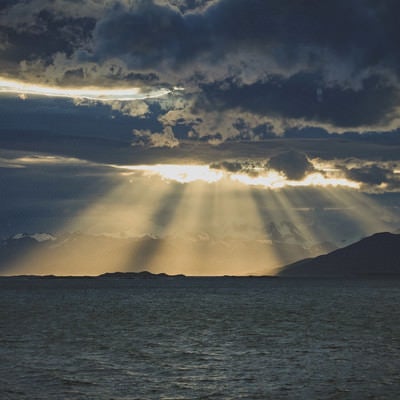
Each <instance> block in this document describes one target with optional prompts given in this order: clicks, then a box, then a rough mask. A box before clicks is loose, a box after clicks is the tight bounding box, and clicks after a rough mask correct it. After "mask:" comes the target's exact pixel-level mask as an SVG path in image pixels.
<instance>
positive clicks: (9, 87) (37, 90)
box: [0, 78, 175, 101]
mask: <svg viewBox="0 0 400 400" xmlns="http://www.w3.org/2000/svg"><path fill="white" fill-rule="evenodd" d="M174 90H175V89H174ZM172 91H173V90H171V89H166V88H159V89H151V90H143V89H141V88H135V87H133V88H128V89H127V88H116V89H106V88H100V87H85V88H67V87H66V88H63V87H55V86H45V85H35V84H30V83H25V82H20V81H15V80H8V79H4V78H0V93H5V94H16V95H18V96H20V97H21V98H26V96H28V95H33V96H46V97H63V98H70V99H86V100H94V101H114V100H117V101H133V100H143V99H150V98H157V97H162V96H165V95H167V94H169V93H171V92H172Z"/></svg>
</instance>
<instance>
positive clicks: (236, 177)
mask: <svg viewBox="0 0 400 400" xmlns="http://www.w3.org/2000/svg"><path fill="white" fill-rule="evenodd" d="M112 167H114V168H118V169H123V170H127V171H137V172H143V173H145V175H158V176H160V177H161V178H162V179H164V180H167V181H174V182H179V183H191V182H198V181H201V182H206V183H216V182H219V181H221V180H222V179H227V180H231V181H233V182H236V183H240V184H243V185H246V186H259V187H264V188H267V189H282V188H285V187H308V186H312V187H329V186H331V187H346V188H352V189H359V188H360V184H359V183H358V182H354V181H351V180H348V179H346V178H331V177H326V176H324V175H322V174H321V173H312V174H309V175H307V176H306V177H305V178H304V179H303V180H300V181H294V180H289V179H287V178H286V177H285V176H284V175H282V174H280V173H279V172H276V171H273V170H271V171H267V172H265V173H262V174H259V175H258V176H250V175H248V174H245V173H231V172H228V171H224V170H219V169H213V168H210V167H209V166H208V165H185V164H182V165H178V164H156V165H112Z"/></svg>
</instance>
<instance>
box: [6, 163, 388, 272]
mask: <svg viewBox="0 0 400 400" xmlns="http://www.w3.org/2000/svg"><path fill="white" fill-rule="evenodd" d="M19 161H24V164H27V165H29V164H30V163H35V162H39V161H40V162H42V163H43V164H44V165H47V164H48V163H53V162H56V161H59V162H61V161H62V162H75V160H74V159H64V158H62V159H60V160H56V159H54V157H47V156H43V157H39V158H38V157H29V156H26V157H25V158H22V157H21V158H20V159H19ZM112 167H113V168H116V169H118V170H119V171H118V173H117V174H114V178H115V181H113V182H114V186H113V187H111V188H109V189H108V190H107V191H105V192H104V194H103V196H100V197H98V198H96V199H94V200H93V201H92V202H89V203H87V204H86V206H85V207H82V208H81V211H80V212H79V213H76V214H75V216H74V218H72V219H69V220H68V222H67V223H66V225H64V226H63V227H60V231H61V232H77V231H81V232H85V233H87V234H89V235H100V236H96V238H95V239H93V236H90V237H91V239H90V237H89V239H85V238H84V237H83V236H82V237H80V236H79V235H77V237H76V238H75V239H71V238H70V237H68V235H67V239H66V240H68V241H69V242H67V243H61V244H60V243H59V242H55V243H52V244H51V246H52V250H51V251H50V252H43V251H41V250H38V251H36V252H32V253H31V254H29V255H28V256H27V257H23V258H21V259H19V260H17V262H16V263H15V264H14V265H13V266H10V270H9V271H6V273H9V274H16V273H17V274H27V273H35V274H58V275H60V274H64V275H81V274H87V275H98V274H101V273H104V272H116V271H141V270H148V271H150V272H153V273H160V272H165V273H168V274H179V273H182V274H185V275H230V274H232V275H248V274H274V273H275V272H276V271H277V269H278V268H279V267H281V266H282V265H286V264H288V263H290V262H294V261H296V260H298V259H299V258H305V257H308V256H310V254H311V253H308V251H309V250H310V251H314V253H312V254H313V255H316V254H317V253H315V252H318V251H319V252H320V253H318V254H321V253H323V252H324V243H322V242H324V241H331V242H332V243H334V244H335V243H338V242H337V241H338V240H340V238H338V236H337V232H336V231H335V226H333V227H332V226H330V225H329V224H324V223H323V221H324V219H323V218H321V217H319V216H318V215H317V213H316V212H315V209H314V207H315V204H316V203H317V204H321V210H323V208H325V207H330V206H334V207H337V210H338V212H339V213H342V214H343V215H345V217H346V219H347V220H348V221H349V223H350V224H351V225H352V226H355V227H356V228H357V229H354V231H355V232H357V234H358V232H361V234H364V233H365V234H366V235H367V234H370V233H373V232H374V231H376V230H378V229H381V228H382V229H383V228H386V227H387V226H388V225H386V224H385V223H384V221H382V219H383V216H384V215H383V214H384V210H383V208H380V207H379V206H378V204H374V202H372V201H371V200H370V199H369V198H368V196H366V195H363V194H361V193H359V192H358V191H357V190H355V188H356V186H355V183H354V182H351V181H347V180H345V179H342V178H329V177H327V176H329V175H328V174H326V175H327V176H324V175H322V174H316V173H314V174H310V175H308V176H307V177H305V179H303V180H302V181H290V180H287V179H286V178H285V176H283V175H281V174H279V173H277V172H275V171H269V172H264V174H263V175H259V176H249V175H245V174H234V173H231V172H229V171H225V170H219V169H212V168H210V167H209V166H208V165H175V164H157V165H124V166H115V165H113V166H112ZM336 175H337V174H333V176H336ZM302 188H303V189H304V190H303V189H302ZM310 193H312V196H310ZM319 197H321V199H319ZM311 198H312V199H311ZM311 200H312V201H311ZM302 207H309V208H302ZM304 209H305V210H307V211H304ZM308 210H310V211H308ZM309 212H310V213H309ZM390 218H391V216H390V215H389V216H388V218H387V220H389V219H390ZM276 229H278V230H279V231H278V232H276ZM55 233H56V232H55ZM101 234H103V235H101ZM56 236H58V235H57V234H56ZM116 237H117V238H116ZM355 239H356V238H355ZM81 241H82V243H86V244H85V245H82V244H81V243H80V242H81ZM87 241H89V245H87ZM57 246H60V249H58V247H57ZM85 246H86V247H85ZM88 246H89V247H88ZM318 246H319V249H317V247H318ZM326 246H327V247H326V248H327V249H329V248H330V247H329V243H327V245H326ZM314 247H316V249H315V250H311V249H312V248H314Z"/></svg>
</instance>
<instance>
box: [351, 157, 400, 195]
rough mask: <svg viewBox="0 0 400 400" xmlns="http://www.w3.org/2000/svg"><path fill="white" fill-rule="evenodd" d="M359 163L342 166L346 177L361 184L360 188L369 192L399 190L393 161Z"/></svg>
mask: <svg viewBox="0 0 400 400" xmlns="http://www.w3.org/2000/svg"><path fill="white" fill-rule="evenodd" d="M360 164H361V165H359V166H356V167H352V168H346V167H345V168H344V172H345V174H346V176H347V178H348V179H351V180H353V181H356V182H359V183H361V184H362V190H364V191H370V192H379V191H387V192H398V191H400V175H399V174H397V173H395V172H394V171H395V169H396V164H393V163H379V164H378V163H376V164H371V163H366V164H363V163H360Z"/></svg>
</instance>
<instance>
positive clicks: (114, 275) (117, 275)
mask: <svg viewBox="0 0 400 400" xmlns="http://www.w3.org/2000/svg"><path fill="white" fill-rule="evenodd" d="M0 278H23V279H160V278H161V279H163V278H164V279H168V278H186V276H185V275H183V274H178V275H169V274H164V273H160V274H153V273H152V272H149V271H140V272H106V273H105V274H101V275H95V276H92V275H11V276H0Z"/></svg>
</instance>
